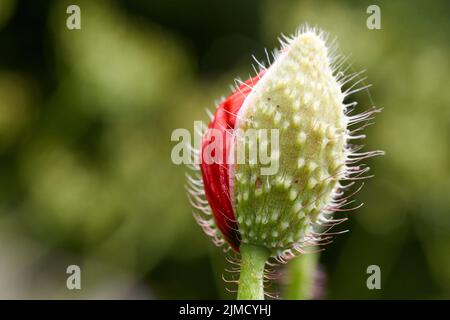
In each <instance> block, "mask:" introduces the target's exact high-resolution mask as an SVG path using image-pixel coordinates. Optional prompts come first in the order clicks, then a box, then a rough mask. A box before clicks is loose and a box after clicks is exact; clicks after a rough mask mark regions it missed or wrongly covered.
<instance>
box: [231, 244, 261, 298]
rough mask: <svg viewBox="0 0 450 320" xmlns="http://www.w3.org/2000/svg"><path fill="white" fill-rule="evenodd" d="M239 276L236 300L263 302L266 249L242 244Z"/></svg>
mask: <svg viewBox="0 0 450 320" xmlns="http://www.w3.org/2000/svg"><path fill="white" fill-rule="evenodd" d="M240 252H241V274H240V276H239V289H238V294H237V299H238V300H264V287H263V279H264V266H265V264H266V261H267V259H268V258H269V251H268V250H267V249H266V248H263V247H259V246H255V245H251V244H245V243H242V244H241V247H240Z"/></svg>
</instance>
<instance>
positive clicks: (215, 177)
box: [200, 72, 263, 251]
mask: <svg viewBox="0 0 450 320" xmlns="http://www.w3.org/2000/svg"><path fill="white" fill-rule="evenodd" d="M262 74H263V72H261V73H260V74H259V75H258V76H256V77H254V78H251V79H249V80H247V81H246V82H245V83H244V84H241V86H240V87H239V89H238V90H236V91H234V92H233V93H232V94H231V95H230V96H228V97H227V98H226V99H225V100H224V101H223V102H222V103H221V104H220V105H219V106H218V107H217V110H216V112H215V114H214V119H213V120H212V121H211V123H210V124H209V126H208V127H209V128H214V129H217V130H219V131H220V134H221V136H222V139H223V140H222V141H223V152H222V156H223V161H222V164H220V163H212V164H208V163H207V162H206V161H205V155H204V154H203V153H204V152H203V151H204V150H205V147H206V146H208V145H209V144H211V143H212V142H214V139H212V137H211V136H208V134H205V136H204V137H203V141H202V150H201V151H202V152H201V164H200V167H201V171H202V176H203V183H204V186H205V194H206V198H207V200H208V202H209V205H210V206H211V210H212V212H213V215H214V219H215V222H216V225H217V227H218V228H219V230H220V231H221V232H222V234H223V236H224V238H225V240H226V241H227V242H228V243H229V244H230V246H231V247H232V248H233V249H234V250H236V251H239V244H240V235H239V231H238V226H237V222H236V218H235V214H234V210H233V205H232V201H231V197H232V195H231V194H230V186H229V181H230V179H229V175H228V163H227V161H226V160H227V155H228V151H229V149H230V146H231V142H232V141H231V140H230V139H229V138H230V135H231V134H232V131H233V130H234V126H235V123H236V114H237V113H238V112H239V110H240V108H241V106H242V104H243V102H244V100H245V98H246V97H247V95H248V94H249V93H250V92H251V88H252V87H253V86H254V85H255V84H256V83H257V82H258V81H259V80H260V77H261V76H262Z"/></svg>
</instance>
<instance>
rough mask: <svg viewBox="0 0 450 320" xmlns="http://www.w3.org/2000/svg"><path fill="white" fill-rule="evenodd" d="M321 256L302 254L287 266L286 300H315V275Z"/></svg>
mask: <svg viewBox="0 0 450 320" xmlns="http://www.w3.org/2000/svg"><path fill="white" fill-rule="evenodd" d="M318 260H319V254H315V253H307V254H302V255H300V256H298V257H296V258H294V260H292V261H290V262H289V263H288V264H287V265H286V268H287V277H286V279H287V283H286V288H285V291H284V298H286V299H288V300H309V299H312V298H313V291H314V273H315V272H316V269H317V264H318Z"/></svg>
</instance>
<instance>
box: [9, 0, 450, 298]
mask: <svg viewBox="0 0 450 320" xmlns="http://www.w3.org/2000/svg"><path fill="white" fill-rule="evenodd" d="M69 4H78V5H79V6H80V8H81V30H68V29H67V28H66V19H67V17H68V14H66V8H67V6H68V5H69ZM370 4H378V5H379V6H380V7H381V19H382V20H381V21H382V22H381V23H382V29H381V30H368V29H367V28H366V19H367V17H368V14H367V13H366V8H367V7H368V6H369V5H370ZM449 9H450V6H449V3H448V1H444V0H442V1H433V2H425V1H406V0H403V1H395V2H393V1H339V2H337V1H320V3H319V1H293V0H292V1H289V0H281V1H280V0H278V1H269V0H266V1H258V0H247V1H241V0H229V1H218V0H192V1H185V0H166V1H164V0H151V1H144V0H140V1H138V0H134V1H125V0H122V1H95V2H94V1H25V0H23V1H18V0H0V298H108V299H109V298H142V299H160V298H168V299H181V298H193V299H199V298H233V297H234V294H232V293H227V291H226V290H225V288H224V287H225V283H224V281H223V280H222V274H224V276H225V278H230V277H231V275H230V274H228V273H227V272H225V271H224V270H223V269H224V268H225V267H227V265H229V264H227V263H226V262H225V258H224V255H223V253H222V251H221V249H218V248H215V247H213V245H212V243H211V241H210V240H209V239H208V238H207V237H206V236H205V235H204V234H203V233H202V231H201V230H200V228H199V227H198V226H197V225H196V224H195V222H194V219H193V218H192V216H191V208H190V206H189V204H188V201H187V198H186V195H185V190H184V172H185V171H186V169H185V168H183V167H181V166H175V165H174V164H172V162H171V159H170V151H171V148H172V147H173V146H174V144H175V143H174V142H171V141H170V134H171V132H172V130H174V129H175V128H187V129H189V130H191V131H193V121H194V120H206V119H207V116H206V114H205V113H204V108H213V106H214V101H215V100H216V99H218V98H220V97H221V96H223V95H226V94H228V93H229V92H230V91H229V84H232V82H233V79H234V78H235V77H237V76H240V77H241V78H247V77H248V75H249V74H252V75H253V74H254V71H253V69H252V67H251V64H252V63H253V61H252V59H251V54H255V56H256V57H257V58H259V59H260V60H264V57H265V52H264V48H268V49H272V48H274V47H276V46H277V45H278V43H277V36H278V35H279V34H280V33H281V32H283V33H285V34H291V33H292V32H294V31H295V29H296V27H297V26H299V25H301V24H302V23H305V22H308V23H309V24H310V25H318V26H320V27H321V28H323V29H324V30H326V31H328V32H330V33H331V35H332V36H337V38H338V41H339V44H340V49H341V51H342V52H343V53H345V54H351V58H350V61H351V62H352V63H353V67H352V68H353V69H354V70H361V69H365V68H367V69H368V71H367V75H368V76H369V80H370V82H371V83H372V84H373V87H372V88H371V89H370V94H371V97H372V99H373V102H374V104H375V105H376V106H381V107H383V108H384V111H383V112H382V114H381V115H379V116H378V117H377V120H376V125H374V126H372V127H370V128H369V129H368V130H367V134H368V139H367V140H366V141H365V143H366V144H367V148H366V150H368V149H384V150H385V151H386V153H387V154H386V156H385V157H382V158H376V159H372V160H370V161H369V164H370V166H371V167H372V173H374V174H375V175H376V177H375V178H374V179H371V180H370V181H368V183H367V184H366V186H365V187H364V189H363V190H362V192H360V193H359V195H358V199H359V200H361V201H362V202H364V203H365V206H364V207H363V208H362V209H359V210H357V211H356V212H352V213H349V214H348V216H349V218H350V219H349V222H348V223H346V224H345V228H348V229H350V230H351V232H349V233H347V234H345V235H341V236H338V237H337V238H336V240H335V242H334V243H333V244H331V245H329V246H328V247H327V250H326V251H325V252H323V253H322V255H321V256H320V265H321V270H322V277H321V278H322V279H321V282H322V297H323V298H327V299H337V298H344V299H347V298H356V299H366V298H367V299H376V298H383V299H393V298H425V299H428V298H438V299H439V298H450V209H449V208H450V90H449V84H450V73H449V70H450V68H449V67H450V66H449V64H450V63H449V59H450V46H449V41H448V34H449V32H450V20H449V19H448V13H449V12H450V10H449ZM355 98H356V100H358V101H359V103H360V107H359V108H360V109H359V110H363V109H365V108H368V107H370V105H371V99H370V98H369V96H368V94H367V92H360V93H359V94H358V95H356V96H355ZM342 228H344V227H342ZM70 264H77V265H79V266H80V267H81V270H82V290H79V291H77V290H74V291H69V290H67V288H66V278H67V274H66V267H67V266H68V265H70ZM372 264H376V265H379V266H380V268H381V272H382V275H381V276H382V290H368V289H367V287H366V279H367V277H368V275H367V274H366V268H367V267H368V266H369V265H372ZM228 287H229V289H230V290H233V288H232V287H231V286H228ZM275 290H278V291H281V292H282V291H283V284H282V283H276V284H275Z"/></svg>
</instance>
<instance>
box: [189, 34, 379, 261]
mask: <svg viewBox="0 0 450 320" xmlns="http://www.w3.org/2000/svg"><path fill="white" fill-rule="evenodd" d="M340 63H341V60H338V61H336V59H334V58H333V56H332V54H331V53H330V52H329V48H328V46H327V43H326V41H325V40H324V35H323V33H320V32H317V31H316V30H311V29H308V28H305V29H304V30H302V31H300V32H299V33H298V34H297V35H296V36H294V37H292V38H285V41H284V42H282V49H281V50H280V51H279V52H278V53H277V54H276V55H275V59H274V62H273V63H272V64H271V65H270V66H269V67H268V68H263V69H262V70H261V72H260V73H259V74H258V75H257V76H256V77H254V78H252V79H250V80H248V81H246V82H243V83H241V85H240V86H239V87H237V88H236V90H235V91H234V92H233V93H232V94H231V95H230V96H229V97H227V98H226V99H225V100H224V101H223V102H222V103H220V104H219V106H218V107H217V110H216V112H215V114H214V117H213V119H212V121H211V123H210V124H209V126H208V128H209V129H208V130H207V132H206V133H205V135H204V136H203V141H202V146H201V148H200V149H201V150H200V160H201V163H200V169H201V173H202V179H201V181H197V182H195V181H194V180H191V185H194V186H195V188H194V191H193V196H194V199H193V200H194V201H193V202H194V205H196V207H197V208H200V209H201V211H203V213H205V214H206V215H208V214H211V213H212V216H213V219H205V218H204V217H203V218H202V217H201V216H197V220H198V221H199V223H200V224H201V225H202V227H203V228H204V229H205V231H206V232H207V233H208V234H209V235H211V236H212V237H213V238H214V239H215V241H216V243H218V244H221V243H223V242H224V241H223V240H222V236H223V239H224V240H225V241H226V242H227V243H228V244H229V245H230V246H231V247H232V248H233V249H235V250H236V251H239V247H240V245H241V243H248V244H251V245H256V246H260V247H264V248H266V249H267V250H268V251H269V252H270V255H271V256H273V257H276V258H278V259H279V260H280V261H284V260H285V259H287V258H289V257H291V256H293V255H294V253H295V251H299V252H301V251H302V250H303V248H304V247H305V246H308V245H316V244H320V242H321V241H325V240H327V239H328V237H327V235H324V233H323V232H320V231H321V230H322V229H323V227H324V226H328V225H330V224H333V223H335V222H338V220H333V218H332V216H331V215H332V213H333V212H334V211H336V210H345V209H342V206H344V205H346V204H347V198H342V197H341V196H342V194H343V192H342V191H343V189H344V186H343V185H341V184H340V181H342V180H350V179H352V178H354V179H359V178H362V175H363V174H364V173H365V172H367V170H368V168H367V167H364V166H361V165H359V166H358V165H355V163H356V162H357V161H359V160H360V159H363V158H367V157H369V156H373V155H377V154H380V153H381V152H378V151H376V152H366V153H357V152H356V151H355V148H354V146H353V145H350V143H349V141H350V140H352V139H357V138H363V136H361V135H360V136H352V132H351V131H350V130H349V129H348V127H349V126H351V125H353V124H355V123H358V122H362V121H363V122H364V121H367V119H369V118H370V117H371V116H372V114H373V113H374V112H377V111H378V110H377V109H370V110H369V111H367V112H365V113H362V114H360V115H356V116H355V115H353V116H351V115H349V112H350V110H349V107H350V106H353V105H354V104H344V98H345V97H346V96H347V95H349V94H351V93H353V92H355V90H353V86H350V88H349V89H347V90H346V91H344V90H343V86H344V85H346V82H347V81H351V80H353V79H354V78H355V77H356V76H358V75H359V74H353V75H349V76H344V75H343V73H342V72H341V71H340V70H339V64H340ZM363 88H365V87H363ZM359 89H361V88H359ZM352 90H353V91H352ZM357 90H358V89H357ZM212 129H214V130H216V132H218V134H215V135H211V134H209V133H208V132H211V130H212ZM251 130H253V131H256V132H258V134H257V135H256V140H254V141H253V142H251V141H250V142H249V143H244V151H246V152H249V151H251V150H250V149H251V147H252V146H251V143H255V142H256V144H257V146H258V147H261V146H265V147H267V148H268V150H270V160H271V166H272V167H273V168H276V169H277V170H276V171H275V172H270V173H267V171H264V168H266V166H265V165H263V164H262V163H261V162H260V161H256V162H253V163H252V162H251V161H246V162H245V163H241V162H236V161H235V160H236V153H237V152H238V151H239V150H240V149H239V145H240V143H241V142H242V141H244V142H248V141H249V139H248V138H249V137H248V136H247V135H245V133H246V132H249V131H251ZM260 130H266V131H270V132H276V133H277V136H278V139H277V140H275V141H274V140H271V139H268V137H267V136H264V135H262V134H259V132H260ZM242 133H244V135H242ZM213 136H214V138H213ZM218 137H221V139H222V140H223V143H222V144H221V145H220V147H219V148H216V149H215V151H216V153H217V152H218V151H221V154H220V156H219V157H217V154H214V155H213V157H215V158H216V159H217V158H218V159H220V160H223V161H215V162H211V161H207V160H209V159H208V157H211V153H210V152H205V151H210V149H211V148H210V147H211V145H212V144H214V143H216V142H217V141H218V140H220V139H219V138H218ZM232 160H233V161H232ZM247 160H249V159H247ZM266 169H267V168H266ZM203 192H204V196H205V197H206V200H207V201H204V200H202V199H201V198H200V197H201V195H202V194H203ZM199 201H200V202H199ZM202 204H204V205H202ZM207 204H209V206H208V205H207Z"/></svg>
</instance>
